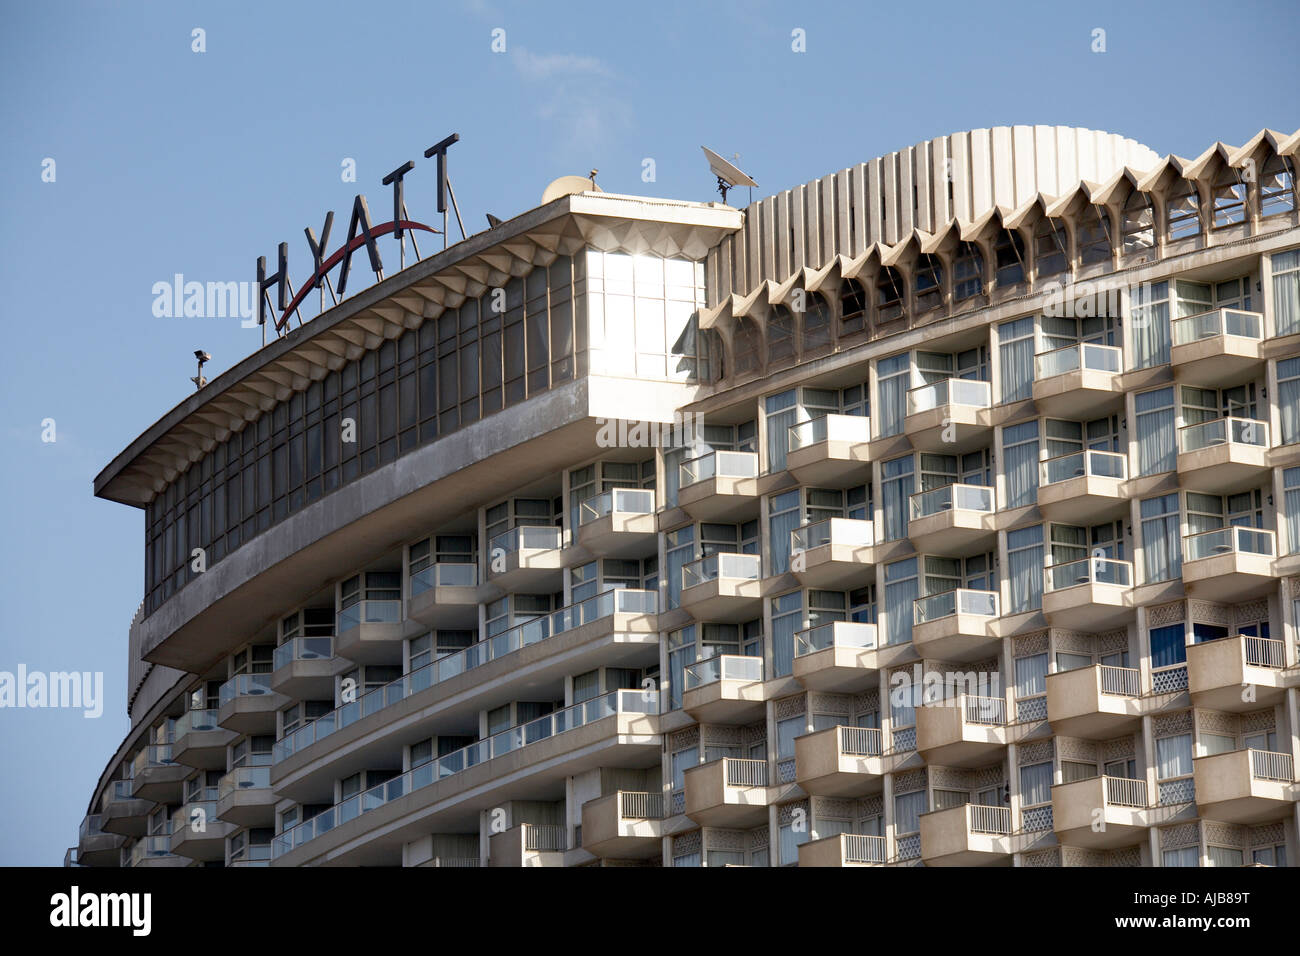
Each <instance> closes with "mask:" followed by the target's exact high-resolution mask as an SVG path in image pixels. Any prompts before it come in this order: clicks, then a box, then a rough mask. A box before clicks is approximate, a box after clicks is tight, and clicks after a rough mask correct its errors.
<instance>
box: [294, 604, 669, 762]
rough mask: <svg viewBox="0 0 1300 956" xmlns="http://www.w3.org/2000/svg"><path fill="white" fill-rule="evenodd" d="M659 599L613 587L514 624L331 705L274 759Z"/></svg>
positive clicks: (645, 610)
mask: <svg viewBox="0 0 1300 956" xmlns="http://www.w3.org/2000/svg"><path fill="white" fill-rule="evenodd" d="M658 599H659V596H658V594H657V593H656V592H654V591H643V590H637V589H632V588H617V589H615V590H613V591H602V592H601V593H600V594H597V595H595V596H594V597H590V598H587V600H585V601H580V602H578V603H577V604H571V605H569V606H568V607H564V608H561V609H560V610H558V611H555V612H553V613H551V614H549V615H543V616H541V617H538V618H534V619H533V620H531V621H526V622H524V623H523V624H517V625H515V626H514V627H512V628H509V629H508V630H506V631H503V632H502V633H500V634H495V635H493V636H492V637H488V638H485V639H484V640H481V641H479V642H478V643H476V644H471V645H470V646H469V647H467V648H465V649H464V650H462V651H456V652H454V653H451V654H447V655H445V656H443V657H439V658H438V659H437V660H434V661H431V662H430V663H428V664H426V665H424V666H423V667H421V668H419V669H417V670H413V671H411V672H410V673H409V674H403V675H402V676H401V677H399V678H397V679H396V680H393V681H390V682H389V683H387V684H384V685H383V686H382V687H376V688H375V689H374V690H371V691H369V692H368V693H366V694H364V695H362V696H360V697H358V698H357V699H356V700H354V701H349V702H347V703H345V704H343V705H341V706H339V707H336V708H335V709H334V710H332V711H330V712H329V713H328V714H323V715H321V716H320V717H317V718H316V719H315V720H312V721H309V722H308V723H306V724H304V725H303V726H302V727H299V728H298V729H297V730H295V731H294V732H293V733H292V734H289V735H287V736H285V737H283V738H281V739H280V740H277V741H276V742H275V748H274V750H273V754H274V761H275V762H279V761H281V760H284V759H285V758H286V757H288V756H290V755H291V754H294V753H297V752H298V751H300V750H302V749H303V748H304V747H307V746H309V745H310V744H313V743H315V742H316V741H317V740H320V739H322V738H324V737H327V736H329V735H330V734H332V733H334V732H335V731H336V730H342V729H343V728H344V727H347V726H350V725H351V724H354V723H356V722H357V721H358V720H360V719H361V718H362V717H368V716H369V715H371V714H374V713H378V712H379V711H380V710H382V709H383V708H385V707H389V706H392V705H393V704H396V703H397V702H398V701H400V700H404V699H406V698H407V697H410V696H411V695H412V694H416V693H419V692H420V691H423V690H428V689H429V688H430V687H433V686H434V685H435V684H440V683H442V682H443V681H445V680H449V679H450V678H452V677H456V676H457V675H459V674H463V673H465V672H466V671H469V670H473V669H474V668H476V667H481V666H482V665H484V664H486V663H488V662H489V661H493V660H496V659H497V658H499V657H504V656H505V655H506V654H510V653H513V652H514V651H517V650H519V649H520V648H523V647H528V646H530V645H532V644H536V643H538V642H540V641H544V640H547V639H548V638H552V637H555V636H556V635H557V634H562V633H564V632H566V631H569V630H572V629H573V628H575V627H580V626H582V625H585V624H590V623H592V622H594V621H598V620H602V619H604V618H607V617H610V616H612V615H614V614H654V613H655V612H656V610H657V608H658Z"/></svg>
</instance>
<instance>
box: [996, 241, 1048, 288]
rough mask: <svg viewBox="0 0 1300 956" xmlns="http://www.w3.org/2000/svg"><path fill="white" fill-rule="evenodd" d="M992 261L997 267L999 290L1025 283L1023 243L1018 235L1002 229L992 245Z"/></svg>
mask: <svg viewBox="0 0 1300 956" xmlns="http://www.w3.org/2000/svg"><path fill="white" fill-rule="evenodd" d="M993 259H994V262H995V264H996V266H997V287H998V288H999V289H1005V288H1007V287H1008V286H1013V285H1016V284H1018V283H1021V282H1024V281H1025V241H1024V240H1023V239H1021V238H1020V233H1018V232H1014V231H1012V230H1010V229H1003V230H1002V232H1001V233H999V234H998V239H997V242H996V243H994V244H993ZM1039 274H1040V275H1041V274H1042V273H1041V272H1040V273H1039Z"/></svg>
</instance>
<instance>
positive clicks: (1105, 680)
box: [1097, 664, 1142, 697]
mask: <svg viewBox="0 0 1300 956" xmlns="http://www.w3.org/2000/svg"><path fill="white" fill-rule="evenodd" d="M1097 670H1098V676H1099V679H1100V681H1101V692H1102V693H1103V694H1112V695H1114V696H1116V697H1139V696H1141V693H1142V672H1141V671H1140V670H1138V669H1137V668H1136V667H1115V666H1113V665H1111V664H1098V665H1097Z"/></svg>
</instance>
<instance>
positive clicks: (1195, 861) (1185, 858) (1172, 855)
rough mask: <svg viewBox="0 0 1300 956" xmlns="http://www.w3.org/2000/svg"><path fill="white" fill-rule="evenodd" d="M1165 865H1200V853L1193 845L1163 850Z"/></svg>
mask: <svg viewBox="0 0 1300 956" xmlns="http://www.w3.org/2000/svg"><path fill="white" fill-rule="evenodd" d="M1163 859H1164V864H1165V866H1200V865H1201V855H1200V852H1199V851H1198V850H1197V848H1196V847H1194V846H1185V847H1183V848H1182V849H1181V850H1165V851H1164V854H1163Z"/></svg>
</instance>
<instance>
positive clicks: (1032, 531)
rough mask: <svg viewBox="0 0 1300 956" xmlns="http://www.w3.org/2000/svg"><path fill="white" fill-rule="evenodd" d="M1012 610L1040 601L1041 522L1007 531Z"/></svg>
mask: <svg viewBox="0 0 1300 956" xmlns="http://www.w3.org/2000/svg"><path fill="white" fill-rule="evenodd" d="M1007 564H1008V565H1009V566H1010V576H1009V577H1010V584H1011V608H1010V612H1011V613H1012V614H1019V613H1020V612H1022V611H1031V610H1034V609H1035V608H1039V607H1042V605H1043V526H1042V525H1034V526H1033V527H1031V528H1021V529H1020V530H1019V531H1008V532H1007Z"/></svg>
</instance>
